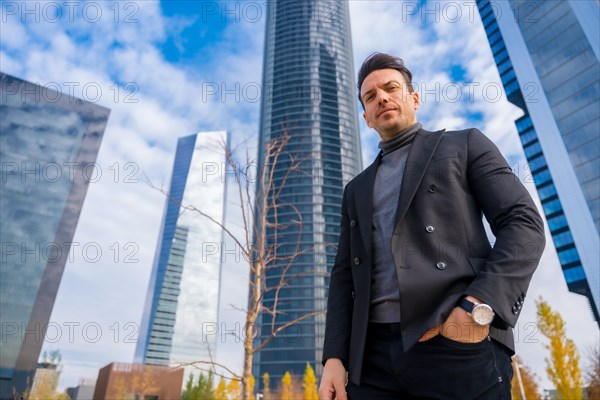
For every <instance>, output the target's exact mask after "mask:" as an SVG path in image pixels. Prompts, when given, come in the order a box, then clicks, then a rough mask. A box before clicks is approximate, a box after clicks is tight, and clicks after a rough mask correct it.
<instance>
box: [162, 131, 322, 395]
mask: <svg viewBox="0 0 600 400" xmlns="http://www.w3.org/2000/svg"><path fill="white" fill-rule="evenodd" d="M289 141H290V136H289V135H288V134H287V133H286V132H285V131H284V132H283V133H282V134H281V135H280V136H279V137H278V138H275V139H273V140H271V141H270V142H268V143H267V144H266V148H265V157H264V159H263V160H261V161H260V165H256V164H255V163H254V162H252V160H251V158H250V157H249V155H248V152H247V151H246V160H245V163H239V162H238V161H237V160H236V157H235V149H232V148H230V147H229V146H228V145H227V144H226V143H222V148H223V150H224V152H225V159H226V164H227V166H228V168H229V171H228V176H235V183H234V187H235V190H236V192H237V193H236V197H237V206H239V211H240V212H241V221H240V225H241V226H240V227H239V228H240V229H239V231H240V232H241V234H238V233H236V232H234V229H229V227H227V226H226V225H225V224H224V222H221V221H220V220H219V219H218V218H215V217H213V216H211V215H210V214H209V213H207V212H206V211H205V210H202V209H201V208H198V207H196V206H194V205H186V204H181V205H180V206H181V207H182V208H184V209H185V210H188V211H193V212H196V213H198V214H200V215H202V216H203V217H205V218H207V219H209V220H210V221H212V222H213V223H214V224H216V225H218V226H219V227H220V228H221V229H222V230H223V232H224V233H225V235H226V236H227V237H229V238H230V239H231V240H232V241H233V242H234V243H235V245H236V246H237V248H238V249H239V251H240V252H241V253H242V255H243V258H244V259H245V260H246V261H248V263H249V279H248V288H249V296H248V304H247V305H246V306H245V307H236V308H237V309H238V310H240V311H243V313H244V314H245V325H244V328H243V333H242V338H240V339H241V340H242V341H243V347H244V362H243V372H242V376H239V375H237V374H235V373H234V372H233V371H231V369H227V368H226V367H225V366H224V365H220V364H217V363H216V362H214V361H213V360H211V361H199V362H198V363H186V365H190V364H195V365H206V366H207V367H208V366H209V365H210V367H211V370H212V371H214V366H218V367H222V368H224V369H225V370H226V371H227V373H229V374H230V376H229V377H228V378H229V379H233V380H240V381H241V382H242V395H243V398H244V399H251V398H252V397H253V393H252V391H253V387H254V385H253V376H252V360H253V357H254V355H255V354H256V353H257V352H258V351H260V350H261V349H263V348H264V347H265V346H266V345H267V344H268V343H269V342H270V341H271V340H273V339H274V338H275V337H276V336H277V335H278V334H279V333H281V332H282V331H283V330H284V329H286V328H288V327H290V326H292V325H294V324H296V323H298V322H300V321H303V320H306V319H307V318H311V317H313V316H316V315H318V314H322V313H324V311H323V310H317V311H312V312H307V313H305V314H303V315H300V316H298V317H297V318H294V319H291V320H289V319H287V322H285V323H279V322H278V320H277V319H278V317H279V316H281V315H283V314H284V313H285V312H284V311H282V310H281V309H280V308H278V307H279V305H280V295H281V293H282V290H285V288H286V287H288V286H289V285H290V282H292V281H293V280H294V279H297V278H299V277H301V276H305V275H316V274H324V272H319V271H317V270H315V269H308V270H303V271H300V272H297V271H295V270H294V269H293V268H292V267H293V265H294V261H295V260H296V259H297V257H299V256H300V255H302V254H307V253H310V252H312V251H314V250H315V249H316V246H302V245H301V241H300V239H301V234H302V214H301V212H300V211H299V210H298V208H297V207H296V206H295V205H294V204H293V203H291V202H287V201H284V200H283V198H282V197H283V196H282V193H283V191H284V188H285V185H286V183H287V182H288V181H289V180H291V179H294V178H295V177H299V176H302V175H304V174H305V173H306V171H303V170H302V168H301V166H302V164H303V162H304V161H306V160H302V159H298V158H297V157H295V156H294V155H292V154H291V153H290V152H288V151H287V150H286V145H287V144H288V142H289ZM278 164H279V166H280V167H279V168H277V165H278ZM251 165H254V166H256V167H257V168H252V169H251V168H248V166H251ZM281 166H284V167H285V168H282V167H281ZM254 173H256V176H254V175H253V174H254ZM163 193H164V191H163ZM171 200H172V201H177V200H176V199H171ZM283 210H285V214H286V217H285V218H283V217H281V214H283V212H282V211H283ZM290 214H291V215H293V217H289V215H290ZM285 230H290V231H293V232H296V234H297V237H296V240H295V243H290V240H289V239H285V238H282V237H281V236H283V235H281V234H280V232H281V231H285ZM322 246H324V248H328V247H329V245H326V244H322ZM275 270H276V271H275ZM269 272H276V274H275V276H277V277H278V279H277V280H276V282H274V283H270V282H268V280H267V279H266V277H267V275H268V274H269ZM267 293H269V297H270V299H273V300H270V301H269V302H268V303H266V302H265V301H264V300H265V295H266V294H267ZM262 314H266V315H268V316H269V317H270V318H269V319H270V324H269V326H268V327H264V326H263V327H262V329H263V335H262V337H261V338H260V340H255V339H256V336H257V326H258V325H259V324H257V321H258V318H259V317H260V316H261V315H262ZM265 328H266V329H267V330H268V331H267V334H266V335H265V334H264V329H265ZM179 366H181V365H179ZM199 369H201V370H208V369H204V368H202V367H200V368H199ZM216 375H217V376H223V375H220V374H218V373H217V374H216Z"/></svg>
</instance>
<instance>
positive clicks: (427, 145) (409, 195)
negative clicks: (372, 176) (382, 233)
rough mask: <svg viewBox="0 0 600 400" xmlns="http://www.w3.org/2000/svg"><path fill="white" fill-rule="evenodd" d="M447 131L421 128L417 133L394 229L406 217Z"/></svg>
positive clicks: (403, 181)
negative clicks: (430, 130)
mask: <svg viewBox="0 0 600 400" xmlns="http://www.w3.org/2000/svg"><path fill="white" fill-rule="evenodd" d="M445 131H446V130H445V129H442V130H440V131H437V132H428V131H426V130H424V129H421V130H420V131H419V132H417V134H416V135H415V138H414V140H413V143H412V145H411V148H410V152H409V154H408V158H407V160H406V165H405V167H404V175H403V178H402V189H401V190H400V197H399V199H398V208H397V209H396V218H395V220H394V227H395V228H394V231H395V230H396V229H397V228H398V224H399V223H400V221H401V220H402V218H404V214H406V210H408V206H409V205H410V203H411V202H412V199H413V197H414V196H415V193H416V192H417V189H418V188H419V184H420V183H421V180H422V179H423V176H424V175H425V171H426V170H427V166H428V165H429V163H430V162H431V158H432V157H433V153H435V150H436V148H437V146H438V144H439V142H440V140H441V139H442V135H443V134H444V132H445Z"/></svg>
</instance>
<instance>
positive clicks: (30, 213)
mask: <svg viewBox="0 0 600 400" xmlns="http://www.w3.org/2000/svg"><path fill="white" fill-rule="evenodd" d="M0 95H1V96H2V100H1V103H0V113H1V116H2V118H1V119H0V164H1V182H0V185H1V193H2V195H1V196H0V221H1V223H0V243H1V246H2V260H1V263H0V324H1V326H2V340H0V398H7V397H10V398H12V393H13V389H14V390H15V391H16V392H17V393H22V392H24V391H25V390H26V389H27V386H28V385H31V382H32V379H33V375H34V373H35V370H36V364H37V361H38V357H39V354H40V350H41V347H42V344H43V342H44V333H45V328H46V327H47V325H48V320H49V318H50V314H51V312H52V307H53V305H54V299H55V297H56V292H57V290H58V286H59V284H60V280H61V277H62V274H63V270H64V267H65V263H66V261H67V257H68V254H69V248H70V243H72V241H73V235H74V233H75V228H76V227H77V221H78V219H79V213H80V211H81V207H82V205H83V201H84V199H85V195H86V192H87V188H88V185H89V182H90V178H91V177H92V176H93V175H92V173H91V172H90V171H91V168H89V167H90V166H91V167H93V166H94V163H95V160H96V155H97V153H98V149H99V147H100V142H101V140H102V136H103V134H104V129H105V127H106V123H107V120H108V116H109V113H110V111H109V110H108V109H106V108H104V107H100V106H98V105H96V104H93V103H90V102H87V101H83V100H80V99H76V98H73V97H70V96H67V95H65V94H63V93H60V92H56V91H54V90H52V89H49V88H46V87H43V86H39V85H35V84H33V83H30V82H26V81H23V80H21V79H18V78H15V77H12V76H9V75H6V74H3V73H0Z"/></svg>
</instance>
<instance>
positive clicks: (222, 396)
mask: <svg viewBox="0 0 600 400" xmlns="http://www.w3.org/2000/svg"><path fill="white" fill-rule="evenodd" d="M215 400H227V384H225V379H224V378H223V377H221V379H219V384H218V385H217V389H216V390H215Z"/></svg>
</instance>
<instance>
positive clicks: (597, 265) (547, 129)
mask: <svg viewBox="0 0 600 400" xmlns="http://www.w3.org/2000/svg"><path fill="white" fill-rule="evenodd" d="M477 7H478V9H479V13H480V15H481V20H482V22H483V25H484V28H485V31H486V34H487V37H488V41H489V43H490V46H491V49H492V53H493V56H494V60H495V62H496V65H497V67H498V71H499V73H500V77H501V79H502V84H503V85H504V89H505V92H506V95H507V97H508V100H509V101H510V102H511V103H513V104H515V105H516V106H518V107H519V108H521V109H522V110H523V116H521V117H520V118H519V119H517V120H516V126H517V130H518V132H519V136H520V139H521V143H522V145H523V150H524V151H525V156H526V158H527V161H528V166H529V170H530V172H531V174H532V178H533V181H534V182H535V186H536V187H537V190H538V194H539V197H540V200H541V202H542V206H543V209H544V214H545V215H546V220H547V222H548V226H549V228H550V233H551V235H552V239H553V241H554V245H555V247H556V251H557V253H558V258H559V261H560V264H561V266H562V269H563V273H564V276H565V279H566V282H567V286H568V287H569V290H571V291H572V292H575V293H579V294H582V295H584V296H587V297H588V299H589V302H590V307H591V311H592V313H593V314H594V317H595V318H596V321H597V322H598V323H599V324H600V316H599V314H598V311H599V310H600V255H599V253H600V246H599V243H600V240H599V231H600V105H599V100H600V64H599V55H598V53H599V51H600V27H599V25H600V11H599V3H598V2H597V1H572V0H570V1H514V0H510V1H493V2H490V1H489V0H477Z"/></svg>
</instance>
